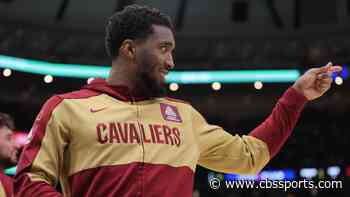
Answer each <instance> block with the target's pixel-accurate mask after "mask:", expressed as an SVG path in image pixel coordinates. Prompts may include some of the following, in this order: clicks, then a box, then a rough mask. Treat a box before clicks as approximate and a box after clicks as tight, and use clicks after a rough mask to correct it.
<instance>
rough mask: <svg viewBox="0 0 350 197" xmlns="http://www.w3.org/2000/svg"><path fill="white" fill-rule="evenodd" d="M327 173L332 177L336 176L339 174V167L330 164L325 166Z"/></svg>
mask: <svg viewBox="0 0 350 197" xmlns="http://www.w3.org/2000/svg"><path fill="white" fill-rule="evenodd" d="M327 174H328V175H329V176H330V177H332V178H333V179H335V178H337V177H338V176H339V175H340V167H339V166H330V167H328V168H327Z"/></svg>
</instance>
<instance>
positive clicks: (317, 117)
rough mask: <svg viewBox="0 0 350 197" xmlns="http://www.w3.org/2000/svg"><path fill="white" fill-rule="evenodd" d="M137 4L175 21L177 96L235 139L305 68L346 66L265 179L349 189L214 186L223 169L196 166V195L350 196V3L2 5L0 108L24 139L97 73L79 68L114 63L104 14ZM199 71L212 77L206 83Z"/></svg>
mask: <svg viewBox="0 0 350 197" xmlns="http://www.w3.org/2000/svg"><path fill="white" fill-rule="evenodd" d="M132 3H137V4H145V5H149V6H152V7H156V8H158V9H160V10H161V11H163V12H165V13H167V14H169V15H170V16H171V17H172V19H173V21H174V24H175V25H176V44H177V46H176V50H175V63H176V67H175V71H178V73H177V74H179V76H177V77H176V76H175V74H176V73H175V72H173V74H174V75H173V78H172V79H170V78H169V95H170V96H172V97H175V98H180V99H184V100H187V101H190V102H191V103H192V104H193V105H194V106H195V107H196V108H197V109H198V110H199V111H201V112H202V114H203V115H204V116H205V117H206V118H207V120H208V121H209V122H210V123H214V124H218V125H221V126H222V127H224V128H225V129H226V130H227V131H230V132H231V133H232V134H235V133H238V134H241V135H242V134H247V133H248V132H249V131H250V130H252V129H253V128H254V127H255V126H257V125H258V124H259V123H260V122H261V121H263V120H264V119H265V117H267V115H268V114H269V113H270V111H271V109H272V107H273V105H274V103H275V102H276V101H277V99H278V98H279V96H281V94H282V93H283V91H284V90H285V89H287V88H288V87H289V86H290V85H291V84H292V82H293V80H294V79H295V77H297V76H296V75H299V74H302V73H303V72H304V71H305V70H306V69H308V68H310V67H312V66H320V65H325V64H326V63H327V62H328V61H332V62H333V63H334V64H339V65H342V66H343V67H344V71H343V72H342V73H340V74H339V75H337V76H334V80H335V81H336V83H334V85H333V88H332V89H331V90H330V91H329V92H328V93H327V95H325V96H324V97H322V98H320V99H318V100H316V101H314V102H312V103H309V104H308V105H307V106H306V108H305V110H304V113H303V114H302V116H301V119H300V121H299V122H298V125H297V127H296V128H295V130H294V132H293V134H292V136H291V138H290V139H289V140H288V142H287V144H286V145H285V146H284V148H283V149H282V151H281V152H280V153H279V154H278V155H277V156H276V157H275V158H274V159H273V160H272V161H271V162H270V163H269V164H268V165H267V166H266V167H265V168H264V171H263V172H264V173H265V174H264V177H266V178H269V179H271V180H302V179H305V178H308V179H311V180H341V181H342V182H343V188H342V189H323V190H310V189H293V190H289V191H287V192H284V191H283V190H278V189H270V190H268V189H265V190H263V189H255V190H254V189H231V190H225V189H223V190H212V189H210V187H209V185H208V177H209V175H211V174H212V173H216V172H211V171H209V170H207V169H204V168H202V167H198V169H197V174H196V181H195V188H194V196H196V197H198V196H200V197H209V196H210V197H245V196H254V197H260V196H269V197H274V196H288V197H299V196H302V197H304V196H305V197H306V196H313V197H319V196H334V197H337V196H349V195H350V191H349V187H348V184H349V180H350V162H349V152H348V149H349V145H350V144H349V140H350V134H349V129H350V125H349V122H348V121H349V118H350V91H349V90H350V89H349V86H350V84H349V79H348V69H349V67H348V64H349V65H350V0H335V1H329V0H328V1H327V0H305V1H302V0H284V1H274V0H217V1H214V0H171V1H161V0H144V1H142V0H101V1H93V0H35V1H34V0H0V69H1V76H0V91H1V94H0V109H1V110H0V111H2V112H6V113H9V114H11V115H12V116H13V117H14V118H15V121H16V125H17V130H18V135H17V137H18V140H19V141H20V140H22V142H23V137H25V134H26V133H28V131H29V130H30V128H31V125H32V123H33V121H34V119H35V116H36V114H37V113H38V112H39V110H40V107H41V105H42V104H43V102H44V101H45V100H46V99H47V98H48V97H50V96H52V95H53V94H56V93H63V92H68V91H71V90H74V89H78V88H79V87H81V86H82V85H84V84H86V83H87V80H88V78H90V77H97V76H93V74H90V75H83V74H82V73H79V72H75V73H71V72H70V71H69V70H70V67H71V68H72V69H73V68H74V67H77V66H86V65H90V66H91V68H93V69H96V70H99V69H101V70H103V69H105V68H106V66H108V65H109V63H110V62H109V61H108V59H107V56H106V53H105V50H104V25H105V21H106V18H107V17H108V16H110V15H111V14H112V13H113V12H115V11H117V10H120V9H122V8H123V7H124V6H126V5H129V4H132ZM16 58H17V59H16ZM32 60H35V61H32ZM62 67H64V68H65V70H64V71H60V70H59V69H60V68H62ZM82 68H86V67H77V69H82ZM189 71H191V72H189ZM201 71H207V73H206V74H205V76H204V79H200V80H199V79H198V78H197V77H200V75H197V74H198V73H197V72H201ZM213 71H225V72H229V73H231V74H236V75H234V76H236V78H235V80H231V81H230V80H227V78H225V74H224V73H215V72H213ZM240 71H245V74H242V73H240ZM275 71H277V72H275ZM186 72H187V75H186V76H182V75H181V74H186ZM284 72H292V73H294V75H293V74H292V76H291V77H290V75H288V74H287V75H284V74H283V73H284ZM80 74H81V75H80ZM99 76H103V74H100V75H99ZM288 76H289V77H290V78H288ZM44 79H45V80H44ZM22 132H23V133H22ZM7 172H8V173H9V174H11V173H13V172H11V170H8V171H7ZM221 175H222V176H223V177H225V178H227V177H231V178H232V176H229V175H225V174H221ZM261 176H262V175H261ZM235 177H236V176H235Z"/></svg>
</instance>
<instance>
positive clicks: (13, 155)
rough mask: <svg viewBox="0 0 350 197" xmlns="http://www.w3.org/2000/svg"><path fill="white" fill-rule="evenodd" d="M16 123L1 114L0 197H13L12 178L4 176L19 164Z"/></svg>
mask: <svg viewBox="0 0 350 197" xmlns="http://www.w3.org/2000/svg"><path fill="white" fill-rule="evenodd" d="M13 129H14V123H13V120H12V118H11V117H10V116H9V115H8V114H5V113H0V196H1V197H11V196H12V195H13V189H12V185H13V183H12V182H13V181H12V178H11V177H9V176H6V175H5V174H4V172H3V171H4V169H5V168H8V167H11V166H13V165H15V164H16V163H17V151H18V146H17V145H16V144H15V142H14V141H13V140H12V130H13Z"/></svg>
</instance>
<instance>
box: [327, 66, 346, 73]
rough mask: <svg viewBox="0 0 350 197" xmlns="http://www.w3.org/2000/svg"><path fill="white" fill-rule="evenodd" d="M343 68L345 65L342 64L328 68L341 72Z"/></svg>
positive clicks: (331, 70) (330, 70)
mask: <svg viewBox="0 0 350 197" xmlns="http://www.w3.org/2000/svg"><path fill="white" fill-rule="evenodd" d="M342 70H343V67H341V66H331V67H330V68H329V69H328V72H332V73H334V72H340V71H342Z"/></svg>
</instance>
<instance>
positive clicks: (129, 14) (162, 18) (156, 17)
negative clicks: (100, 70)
mask: <svg viewBox="0 0 350 197" xmlns="http://www.w3.org/2000/svg"><path fill="white" fill-rule="evenodd" d="M152 25H162V26H166V27H169V28H170V29H171V30H172V31H173V25H172V22H171V19H170V17H169V16H167V15H166V14H163V13H161V12H160V11H159V10H158V9H155V8H150V7H147V6H140V5H136V4H133V5H129V6H126V7H125V8H124V9H123V10H122V11H120V12H116V13H114V14H113V15H112V16H111V17H110V18H109V19H108V22H107V25H106V35H105V47H106V51H107V54H108V55H109V57H111V58H115V57H117V56H118V52H119V48H120V46H121V44H122V43H123V41H124V40H125V39H146V38H147V37H148V36H149V35H150V34H152V33H153V28H152ZM173 32H174V31H173Z"/></svg>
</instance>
